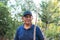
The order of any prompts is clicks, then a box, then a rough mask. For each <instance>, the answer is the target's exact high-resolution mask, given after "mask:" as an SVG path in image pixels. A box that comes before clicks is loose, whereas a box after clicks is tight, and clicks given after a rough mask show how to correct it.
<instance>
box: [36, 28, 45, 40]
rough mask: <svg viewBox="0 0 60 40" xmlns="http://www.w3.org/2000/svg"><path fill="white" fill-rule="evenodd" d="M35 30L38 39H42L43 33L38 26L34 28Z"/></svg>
mask: <svg viewBox="0 0 60 40" xmlns="http://www.w3.org/2000/svg"><path fill="white" fill-rule="evenodd" d="M36 31H37V35H38V40H44V37H43V34H42V32H41V30H40V28H39V27H37V28H36Z"/></svg>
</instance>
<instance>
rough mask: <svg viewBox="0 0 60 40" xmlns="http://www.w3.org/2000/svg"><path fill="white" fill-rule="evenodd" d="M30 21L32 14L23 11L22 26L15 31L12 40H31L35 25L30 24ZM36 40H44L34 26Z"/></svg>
mask: <svg viewBox="0 0 60 40" xmlns="http://www.w3.org/2000/svg"><path fill="white" fill-rule="evenodd" d="M32 19H33V18H32V13H31V12H30V11H25V12H24V14H23V16H22V20H23V22H24V24H22V25H21V26H20V27H19V28H18V29H17V32H16V36H15V39H14V40H33V38H34V27H35V25H33V24H32ZM36 40H44V37H43V35H42V32H41V31H40V29H39V27H38V26H36Z"/></svg>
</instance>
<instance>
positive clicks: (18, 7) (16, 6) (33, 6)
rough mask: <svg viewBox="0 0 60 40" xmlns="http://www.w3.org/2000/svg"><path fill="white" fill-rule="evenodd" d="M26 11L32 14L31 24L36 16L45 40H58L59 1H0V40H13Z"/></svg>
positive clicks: (59, 27)
mask: <svg viewBox="0 0 60 40" xmlns="http://www.w3.org/2000/svg"><path fill="white" fill-rule="evenodd" d="M26 10H30V11H31V12H32V14H33V18H34V19H33V21H32V23H33V24H35V20H36V15H37V19H38V20H37V25H38V26H39V27H40V29H41V31H42V33H43V35H44V37H45V40H60V0H0V40H14V36H15V33H16V29H17V28H18V27H19V26H20V25H21V24H22V23H23V22H22V19H21V18H22V14H23V12H24V11H26Z"/></svg>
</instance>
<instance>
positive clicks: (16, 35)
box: [14, 29, 19, 40]
mask: <svg viewBox="0 0 60 40" xmlns="http://www.w3.org/2000/svg"><path fill="white" fill-rule="evenodd" d="M18 31H19V30H18V29H17V31H16V34H15V38H14V40H19V38H18Z"/></svg>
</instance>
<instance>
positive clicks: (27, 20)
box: [22, 15, 32, 24]
mask: <svg viewBox="0 0 60 40" xmlns="http://www.w3.org/2000/svg"><path fill="white" fill-rule="evenodd" d="M22 19H23V21H24V23H25V24H31V22H32V16H31V15H26V16H23V18H22Z"/></svg>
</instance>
